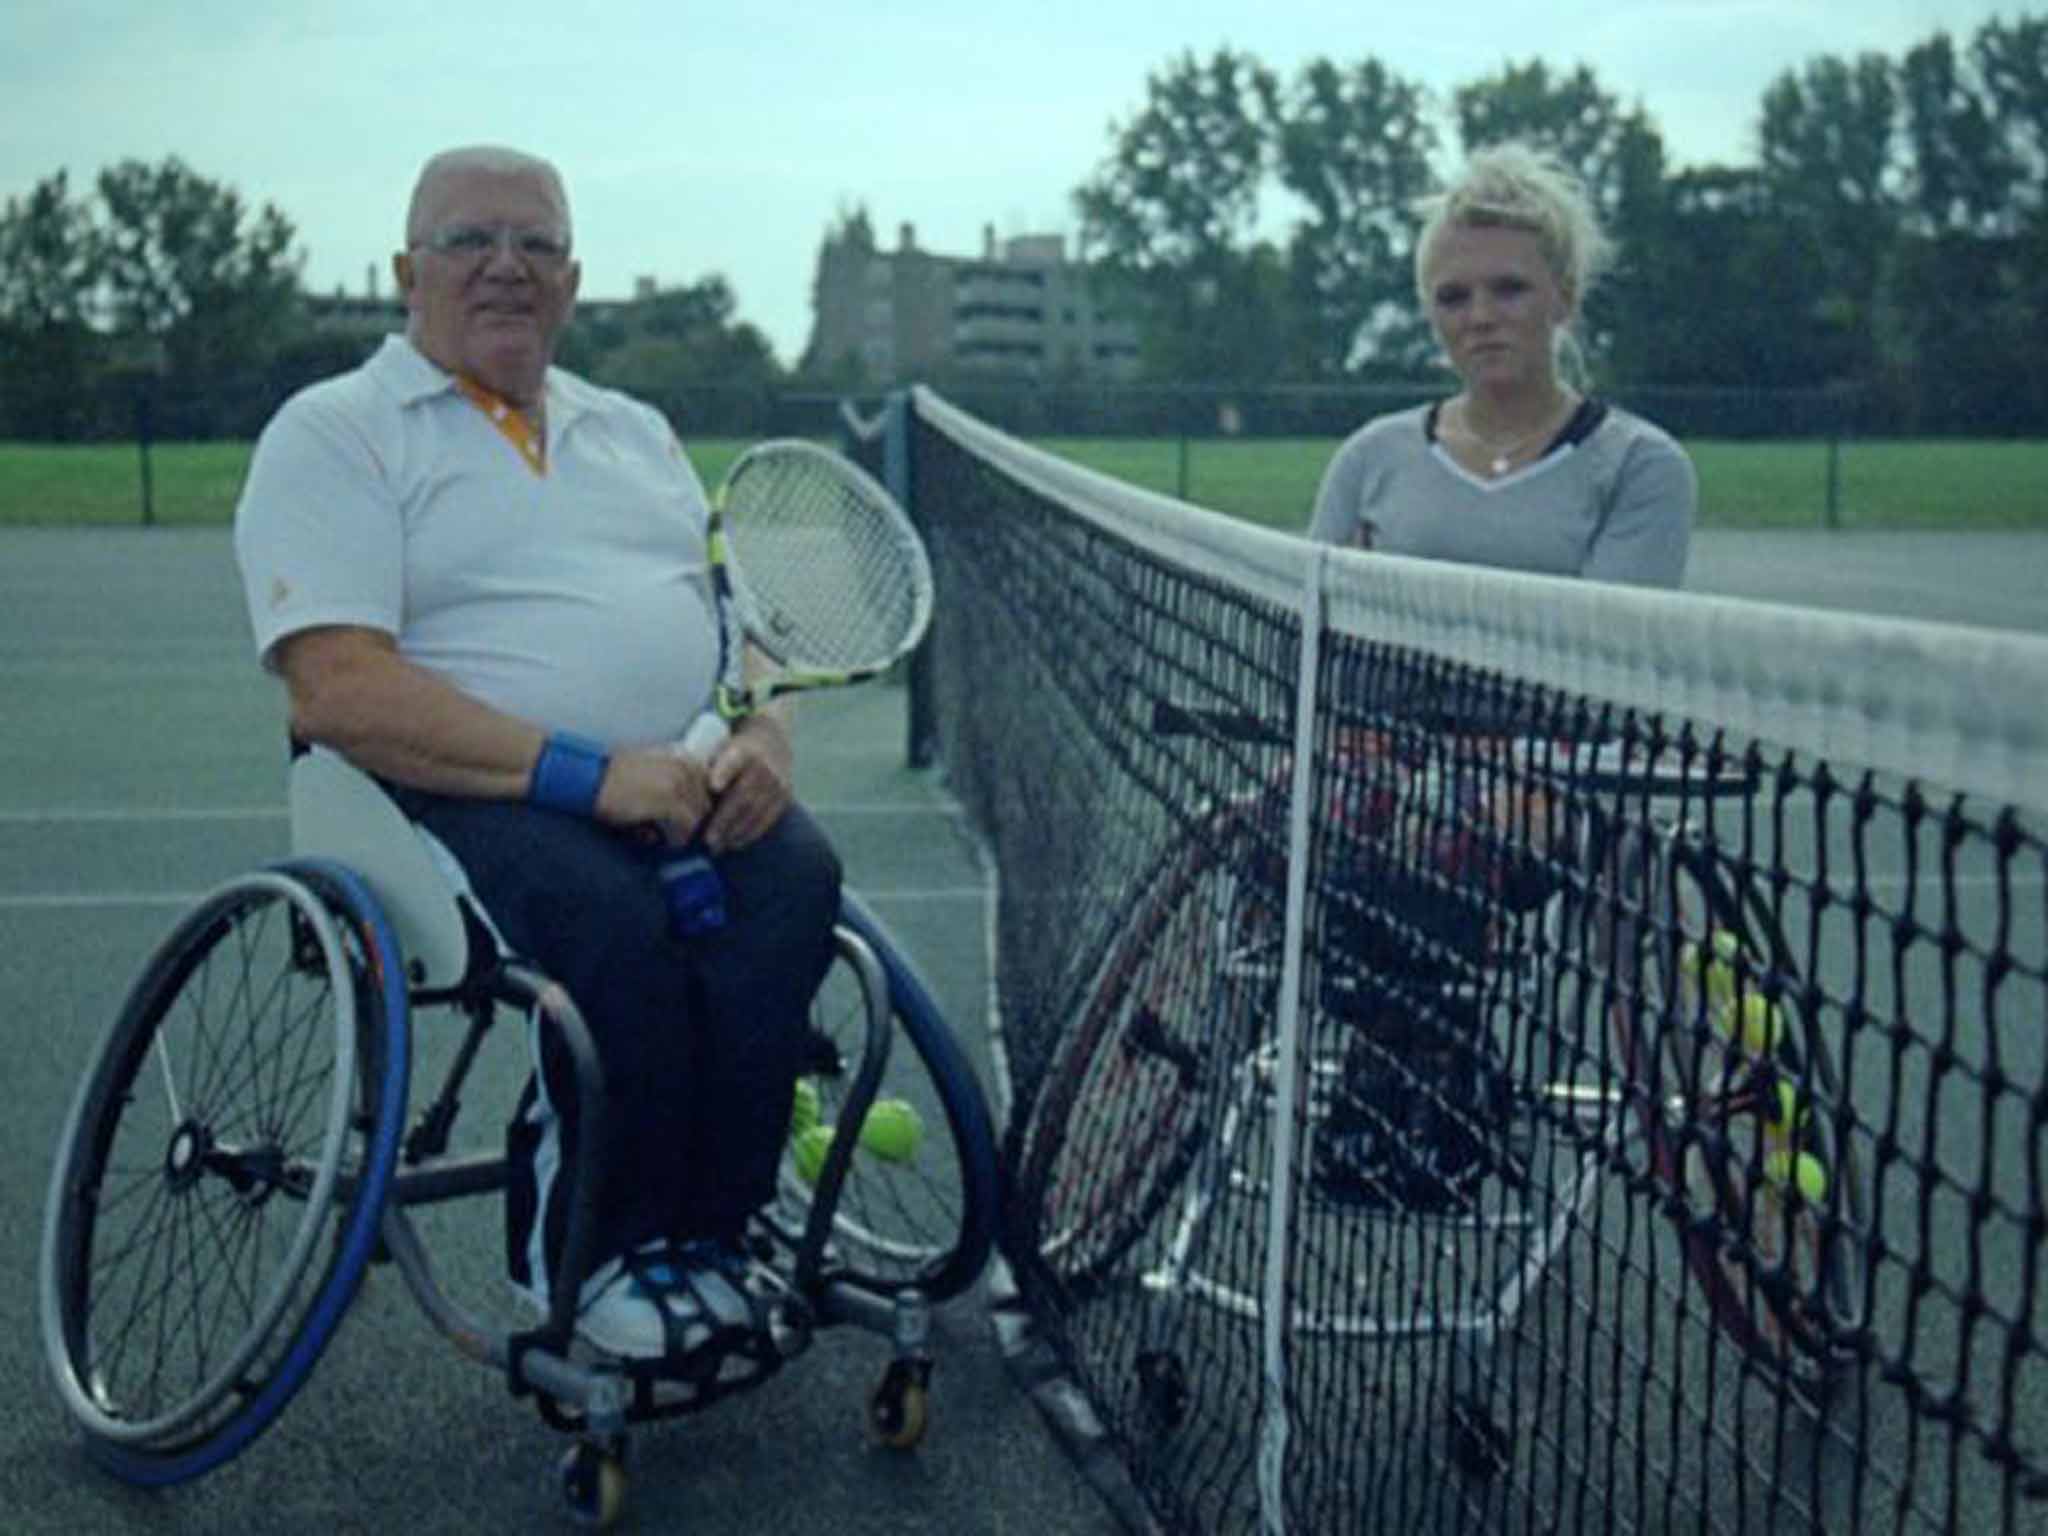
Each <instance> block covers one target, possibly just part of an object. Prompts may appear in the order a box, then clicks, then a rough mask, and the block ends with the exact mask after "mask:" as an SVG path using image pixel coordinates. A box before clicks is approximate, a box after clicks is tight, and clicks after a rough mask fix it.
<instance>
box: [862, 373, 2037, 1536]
mask: <svg viewBox="0 0 2048 1536" xmlns="http://www.w3.org/2000/svg"><path fill="white" fill-rule="evenodd" d="M912 406H913V409H912V411H911V415H910V420H909V423H908V427H907V432H908V437H907V460H908V463H907V469H908V474H909V477H910V489H911V497H912V503H913V506H914V509H915V515H916V517H917V519H918V521H919V522H920V525H921V527H922V528H923V530H924V532H925V535H926V538H927V542H928V545H929V547H930V550H931V553H932V558H933V564H934V568H935V573H936V581H937V587H938V592H939V595H940V598H941V601H940V602H939V604H938V606H937V616H936V620H935V624H934V630H933V634H932V637H931V642H930V644H929V645H928V646H927V648H926V650H925V652H924V653H923V654H922V656H921V658H920V663H919V671H918V674H917V679H916V681H917V686H918V688H919V689H920V690H921V692H922V699H921V702H920V705H919V706H918V707H919V708H920V709H921V710H924V711H926V712H927V714H928V719H929V721H930V722H931V729H932V730H933V731H934V732H935V735H936V740H937V742H938V748H939V753H940V756H941V757H942V758H943V761H944V764H945V767H946V771H947V774H948V777H949V780H950V782H951V784H952V786H953V788H954V789H955V791H956V793H957V794H958V795H959V796H960V797H961V799H962V801H963V802H964V804H965V805H966V806H967V808H968V810H969V812H970V814H971V815H972V816H973V817H974V819H975V820H976V822H977V823H978V825H979V827H980V829H981V831H982V833H983V835H984V836H985V837H986V838H987V840H988V843H989V845H990V847H991V849H992V852H993V855H994V863H995V866H996V869H997V872H998V882H999V889H998V900H999V912H998V920H997V923H996V925H995V931H996V945H997V954H996V957H995V958H996V965H997V974H998V983H999V990H1000V1009H1001V1020H1000V1023H1001V1028H1002V1030H1003V1033H1004V1038H1005V1044H1006V1049H1007V1054H1008V1060H1009V1063H1010V1068H1011V1073H1012V1082H1011V1084H1010V1088H1011V1095H1010V1106H1009V1124H1008V1129H1007V1144H1006V1154H1007V1157H1008V1160H1009V1165H1010V1178H1011V1190H1010V1201H1009V1209H1008V1212H1007V1224H1008V1225H1007V1241H1006V1248H1007V1253H1008V1258H1009V1261H1010V1264H1011V1266H1012V1268H1013V1269H1014V1271H1015V1274H1016V1278H1017V1281H1018V1284H1019V1286H1020V1288H1021V1290H1022V1293H1023V1296H1024V1299H1025V1301H1026V1302H1027V1303H1028V1306H1029V1308H1030V1310H1031V1312H1032V1315H1033V1317H1034V1320H1035V1322H1036V1324H1037V1325H1038V1327H1039V1328H1040V1330H1041V1331H1042V1335H1043V1338H1044V1339H1045V1341H1046V1342H1047V1343H1048V1344H1049V1345H1050V1347H1051V1348H1052V1350H1053V1351H1054V1352H1055V1353H1056V1355H1057V1356H1058V1358H1059V1360H1060V1361H1061V1362H1062V1364H1063V1366H1064V1368H1065V1369H1066V1371H1067V1372H1068V1373H1069V1374H1070V1375H1071V1378H1072V1380H1073V1382H1074V1383H1075V1384H1076V1385H1077V1386H1078V1387H1079V1389H1080V1390H1081V1392H1082V1393H1083V1394H1085V1396H1086V1398H1087V1400H1088V1402H1089V1404H1090V1406H1091V1408H1092V1409H1093V1412H1094V1416H1095V1417H1096V1418H1097V1419H1099V1421H1100V1424H1101V1426H1102V1429H1103V1431H1104V1434H1105V1436H1106V1442H1107V1443H1108V1444H1109V1445H1110V1446H1112V1447H1114V1448H1115V1450H1116V1452H1117V1453H1118V1458H1119V1459H1120V1461H1121V1463H1122V1466H1123V1469H1124V1471H1125V1473H1126V1474H1127V1476H1128V1477H1129V1479H1130V1481H1131V1483H1132V1484H1133V1485H1134V1486H1135V1488H1136V1489H1137V1491H1138V1493H1139V1495H1140V1496H1141V1498H1142V1501H1143V1503H1144V1505H1145V1506H1146V1507H1147V1508H1148V1510H1149V1513H1150V1517H1151V1518H1152V1519H1153V1520H1155V1521H1157V1522H1158V1523H1160V1524H1161V1525H1163V1526H1164V1527H1166V1528H1168V1529H1174V1530H1201V1531H1232V1530H1254V1529H1263V1530H1273V1529H1285V1530H1290V1531H1331V1532H1340V1531H1341V1532H1353V1531H1358V1530H1382V1529H1387V1530H1391V1529H1404V1530H1429V1531H1460V1532H1462V1531H1469V1530H1474V1529H1484V1530H1501V1531H1522V1530H1603V1531H1644V1532H1662V1531H1670V1530H1678V1529H1684V1530H1689V1531H1691V1530H1704V1531H1717V1532H1718V1531H1730V1532H1733V1531H1751V1530H1760V1529H1770V1530H1773V1531H1783V1530H1811V1531H1842V1530H1859V1531H1860V1530H1866V1529H1870V1530H1876V1529H1884V1530H1899V1531H1955V1530H1970V1531H1977V1530H1984V1531H2000V1532H2018V1531H2023V1530H2038V1529H2040V1528H2041V1524H2042V1522H2043V1520H2044V1519H2048V1351H2044V1346H2043V1336H2042V1327H2043V1323H2044V1321H2048V1305H2044V1302H2043V1284H2042V1277H2041V1270H2042V1263H2043V1258H2044V1249H2048V1218H2044V1183H2048V1133H2044V1122H2048V1060H2044V1058H2048V918H2044V912H2043V882H2044V873H2048V870H2044V865H2048V850H2044V844H2043V840H2042V833H2041V827H2042V817H2041V810H2042V806H2043V803H2044V801H2043V794H2044V791H2043V788H2042V786H2043V785H2048V776H2044V774H2043V769H2044V768H2048V750H2044V744H2043V726H2042V724H2041V721H2040V719H2039V715H2040V711H2039V705H2038V700H2039V699H2040V698H2041V697H2042V694H2043V690H2044V687H2048V647H2044V646H2042V645H2040V644H2039V643H2037V642H2031V641H2028V640H2024V639H2021V638H2019V637H2013V636H2004V635H1997V634H1992V633H1988V632H1986V633H1975V632H1969V633H1966V632H1963V631H1958V630H1945V629H1937V628H1934V627H1931V626H1917V625H1908V624H1878V623H1875V622H1868V621H1864V620H1860V619H1854V618H1848V617H1841V616H1837V617H1833V618H1830V617H1826V616H1822V615H1814V614H1806V613H1794V612H1791V611H1789V610H1778V609H1771V608H1764V607H1760V606H1756V605H1748V604H1738V603H1727V602H1719V601H1709V600H1704V599H1699V598H1695V597H1691V596H1687V595H1683V594H1675V595H1674V594H1643V593H1637V592H1633V591H1627V590H1621V589H1607V588H1596V587H1593V586H1590V585H1585V584H1573V583H1563V582H1550V581H1543V580H1540V579H1536V578H1517V577H1514V576H1507V575H1502V574H1499V573H1490V572H1483V571H1471V570H1463V569H1453V568H1444V567H1425V566H1419V565H1417V564H1415V563H1413V562H1405V561H1398V560H1391V559H1386V558H1384V557H1382V558H1377V559H1375V558H1373V557H1370V556H1354V555H1350V554H1340V553H1337V552H1332V551H1317V550H1315V549H1313V548H1312V547H1310V546H1308V545H1306V544H1305V543H1303V542H1302V541H1300V540H1296V539H1290V538H1282V537H1278V536H1274V535H1270V534H1265V533H1262V532H1260V531H1259V530H1255V529H1250V528H1246V527H1243V526H1240V525H1236V524H1231V523H1227V522H1225V521H1223V520H1221V519H1217V518H1213V517H1211V516H1209V515H1207V514H1205V513H1202V512H1200V511H1198V510H1196V509H1193V508H1190V507H1186V506H1183V505H1180V504H1177V503H1172V502H1168V501H1165V500H1162V499H1159V498H1155V497H1150V496H1147V495H1145V494H1143V493H1139V492H1136V491H1133V490H1131V489H1129V488H1127V487H1123V486H1120V485H1118V484H1116V483H1115V482H1111V481H1107V480H1104V479H1101V478H1100V477H1097V476H1093V475H1091V474H1088V473H1087V472H1085V471H1082V470H1079V469H1076V468H1075V467H1073V466H1071V465H1067V464H1063V463H1062V462H1060V461H1058V460H1054V459H1051V458H1048V457H1046V456H1044V455H1042V454H1039V453H1036V452H1034V451H1033V450H1031V449H1029V448H1027V447H1025V446H1024V445H1022V444H1019V443H1016V442H1014V441H1012V440H1010V439H1007V438H1005V437H1003V436H1001V435H1000V434H998V433H995V432H993V431H992V430H991V429H989V428H987V427H985V426H983V425H982V424H980V423H978V422H976V421H974V420H972V419H971V418H968V417H966V416H964V415H962V414H960V413H959V412H957V411H955V410H953V409H952V408H950V407H949V406H947V405H946V404H945V402H943V401H942V400H939V399H938V398H937V397H935V396H933V395H930V394H929V393H927V392H923V391H919V392H917V393H916V394H915V396H914V397H913V398H912ZM866 451H868V452H869V453H870V455H871V456H872V457H875V458H876V459H877V461H879V455H880V448H879V442H878V441H877V442H875V443H873V444H871V446H870V447H869V449H868V450H866ZM876 467H877V468H879V462H877V465H876Z"/></svg>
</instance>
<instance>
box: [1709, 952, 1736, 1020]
mask: <svg viewBox="0 0 2048 1536" xmlns="http://www.w3.org/2000/svg"><path fill="white" fill-rule="evenodd" d="M1707 1001H1708V1002H1709V1003H1711V1004H1713V1005H1714V1007H1715V1008H1716V1009H1717V1010H1719V1009H1725V1008H1727V1007H1729V1006H1731V1005H1732V1004H1733V1003H1734V1001H1735V967H1734V966H1732V965H1730V964H1729V963H1728V962H1727V961H1726V960H1723V959H1720V958H1718V957H1717V958H1715V959H1713V960H1710V961H1708V962H1707Z"/></svg>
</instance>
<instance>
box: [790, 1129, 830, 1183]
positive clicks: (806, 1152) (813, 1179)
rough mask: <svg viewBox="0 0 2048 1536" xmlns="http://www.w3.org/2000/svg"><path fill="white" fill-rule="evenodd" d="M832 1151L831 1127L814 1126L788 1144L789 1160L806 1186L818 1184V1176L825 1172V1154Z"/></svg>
mask: <svg viewBox="0 0 2048 1536" xmlns="http://www.w3.org/2000/svg"><path fill="white" fill-rule="evenodd" d="M831 1149H832V1127H831V1126H829V1125H814V1126H811V1127H809V1128H808V1129H806V1130H805V1131H804V1133H803V1134H802V1135H801V1136H798V1137H796V1138H795V1139H794V1140H792V1141H791V1142H790V1144H789V1160H790V1162H791V1163H793V1164H795V1166H796V1176H797V1177H798V1178H800V1179H802V1180H803V1181H804V1182H805V1183H806V1184H815V1183H817V1182H818V1175H819V1174H820V1173H823V1172H824V1171H825V1154H826V1153H827V1152H829V1151H830V1150H831Z"/></svg>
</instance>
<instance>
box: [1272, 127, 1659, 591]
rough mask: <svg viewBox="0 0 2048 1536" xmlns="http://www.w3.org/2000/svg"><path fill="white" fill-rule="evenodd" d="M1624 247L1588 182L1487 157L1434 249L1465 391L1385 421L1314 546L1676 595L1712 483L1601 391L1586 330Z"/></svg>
mask: <svg viewBox="0 0 2048 1536" xmlns="http://www.w3.org/2000/svg"><path fill="white" fill-rule="evenodd" d="M1608 254H1609V245H1608V242H1607V240H1606V238H1605V237H1604V236H1603V235H1602V234H1601V232H1600V228H1599V225H1598V222H1597V221H1596V220H1595V218H1594V216H1593V211H1592V209H1591V207H1590V205H1589V204H1588V202H1587V200H1586V196H1585V193H1584V191H1583V189H1582V188H1581V187H1580V186H1579V184H1578V183H1577V182H1576V181H1575V180H1574V179H1573V178H1572V177H1571V176H1570V175H1569V174H1568V173H1567V172H1565V171H1564V170H1563V169H1562V168H1561V167H1559V166H1558V165H1557V164H1556V163H1555V162H1553V161H1551V160H1548V159H1546V158H1544V157H1541V156H1539V155H1537V154H1535V153H1533V152H1532V151H1530V150H1529V149H1527V148H1525V147H1523V146H1521V145H1517V144H1506V145H1500V146H1497V147H1494V148H1490V149H1486V150H1482V151H1480V152H1479V153H1477V154H1475V155H1473V156H1472V158H1471V160H1470V162H1469V163H1468V164H1467V166H1466V167H1465V170H1464V172H1463V173H1462V174H1461V175H1460V176H1459V177H1458V179H1457V180H1456V181H1455V182H1454V183H1453V184H1452V185H1451V187H1450V189H1449V190H1448V191H1446V192H1445V193H1444V194H1443V195H1442V196H1441V197H1439V198H1437V199H1435V200H1434V202H1433V204H1432V206H1431V208H1430V212H1429V217H1428V220H1427V222H1426V223H1425V224H1424V226H1423V230H1422V235H1421V238H1420V239H1419V240H1418V241H1417V242H1416V257H1415V273H1416V286H1417V290H1418V292H1419V294H1420V296H1421V299H1422V305H1423V309H1424V311H1425V312H1426V313H1427V314H1428V315H1429V318H1430V324H1431V326H1432V328H1433V329H1434V330H1435V332H1436V336H1437V339H1438V341H1439V342H1440V343H1441V344H1442V346H1443V349H1444V354H1445V356H1446V358H1447V360H1448V361H1449V363H1450V366H1451V368H1452V370H1453V371H1454V372H1456V374H1457V375H1458V378H1459V380H1460V382H1461V383H1462V385H1463V388H1461V389H1460V390H1459V392H1458V393H1457V394H1455V395H1453V396H1452V397H1451V398H1450V399H1448V400H1442V401H1438V402H1436V403H1434V404H1431V405H1427V406H1420V407H1417V408H1415V409H1413V410H1407V411H1400V412H1396V413H1394V414H1392V415H1388V416H1381V417H1377V418H1375V419H1374V420H1372V421H1369V422H1367V423H1366V424H1365V425H1364V426H1363V427H1361V428H1359V429H1358V431H1356V432H1354V433H1353V434H1352V435H1351V436H1350V437H1349V438H1348V439H1347V440H1346V441H1345V442H1344V444H1343V445H1342V446H1341V447H1340V448H1339V449H1338V450H1337V453H1336V455H1335V457H1333V458H1332V459H1331V461H1330V465H1329V468H1328V469H1327V470H1325V472H1324V474H1323V481H1322V486H1321V489H1320V490H1319V492H1318V493H1317V496H1316V506H1315V514H1314V517H1313V519H1312V521H1311V522H1310V525H1309V536H1310V537H1311V538H1315V539H1320V540H1322V541H1324V542H1326V543H1332V544H1348V545H1353V546H1357V547H1361V548H1367V549H1376V550H1385V551H1388V552H1391V553H1394V554H1401V555H1415V556H1420V557H1423V558H1427V559H1436V560H1456V561H1464V562H1468V563H1472V564H1478V565H1493V566H1506V567H1512V568H1514V569H1518V570H1528V571H1540V572H1544V573H1546V574H1549V575H1559V576H1584V577H1589V578H1591V579H1593V580H1597V581H1626V582H1637V583H1641V584H1644V585H1649V586H1665V587H1675V586H1677V585H1678V584H1679V581H1680V579H1681V578H1682V577H1683V575H1684V573H1685V556H1686V548H1687V545H1688V543H1689V542H1690V539H1691V533H1692V519H1693V511H1694V508H1695V506H1696V504H1697V501H1698V482H1697V480H1696V478H1695V476H1694V474H1693V468H1692V463H1691V461H1690V460H1689V459H1687V458H1686V456H1685V452H1684V450H1683V449H1681V448H1680V447H1679V446H1678V444H1677V443H1676V442H1674V441H1673V440H1672V439H1671V438H1670V437H1669V436H1668V435H1666V434H1665V433H1664V432H1663V431H1661V430H1659V429H1658V428H1657V427H1655V426H1653V425H1651V424H1650V423H1649V422H1647V421H1644V420H1643V419H1641V418H1640V417H1637V416H1633V415H1631V414H1630V413H1628V412H1627V411H1624V410H1621V409H1620V408H1618V407H1616V406H1613V405H1609V404H1607V403H1606V402H1604V401H1601V400H1598V399H1596V398H1593V397H1591V396H1589V395H1587V394H1586V393H1584V391H1583V389H1582V387H1581V384H1580V381H1579V375H1580V372H1581V369H1580V368H1579V366H1578V364H1579V354H1578V348H1577V343H1576V341H1575V339H1574V337H1573V326H1574V325H1575V323H1576V322H1577V320H1578V317H1579V313H1580V308H1581V305H1582V304H1583V302H1584V300H1585V296H1586V293H1587V291H1588V290H1589V289H1590V288H1591V286H1592V285H1593V283H1594V282H1595V281H1596V280H1597V279H1598V277H1599V276H1600V273H1601V270H1602V269H1603V267H1604V266H1605V265H1606V262H1607V258H1608Z"/></svg>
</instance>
